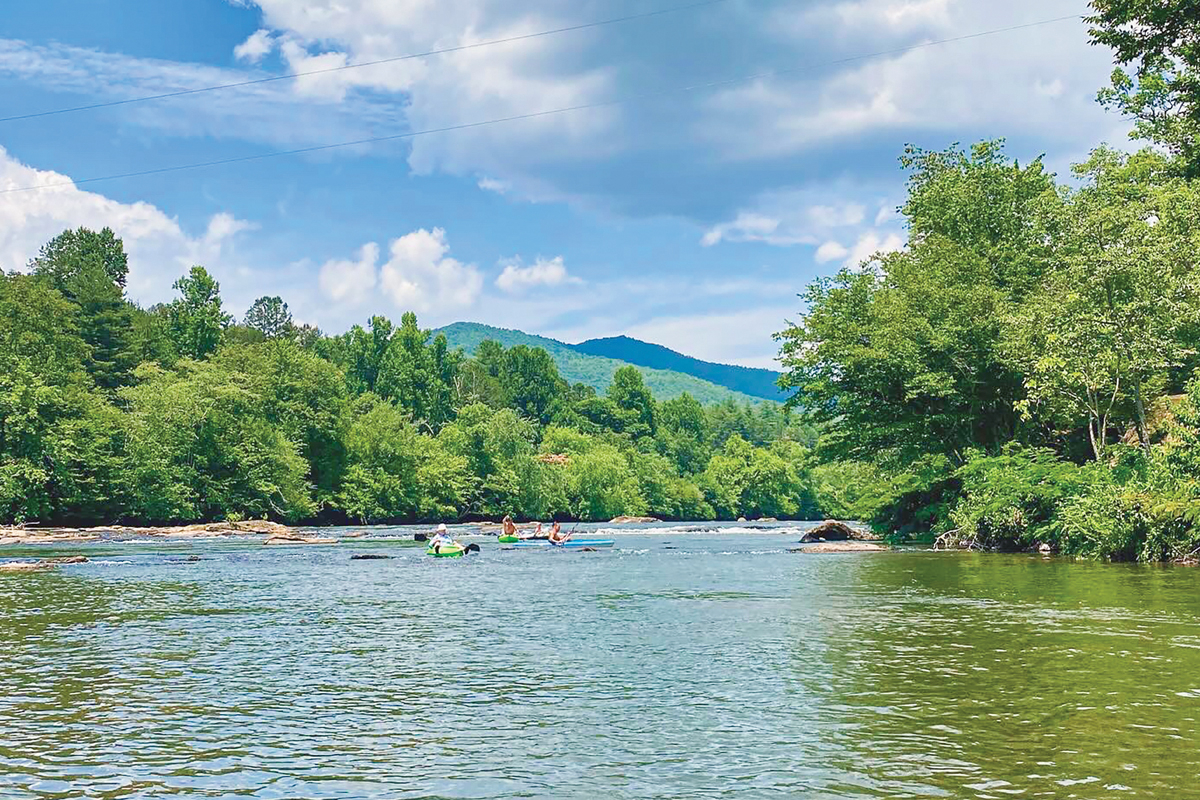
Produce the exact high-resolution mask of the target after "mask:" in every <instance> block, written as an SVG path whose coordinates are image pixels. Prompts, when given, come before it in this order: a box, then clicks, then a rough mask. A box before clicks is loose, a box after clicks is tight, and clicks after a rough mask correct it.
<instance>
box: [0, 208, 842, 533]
mask: <svg viewBox="0 0 1200 800" xmlns="http://www.w3.org/2000/svg"><path fill="white" fill-rule="evenodd" d="M127 273H128V259H127V257H126V254H125V250H124V247H123V245H122V242H121V240H120V239H119V238H117V237H116V236H115V235H114V233H113V232H112V231H111V230H107V229H105V230H101V231H98V232H97V231H91V230H87V229H84V228H80V229H78V230H68V231H64V232H63V233H62V234H61V235H59V236H57V237H56V238H55V239H54V240H52V241H51V242H49V243H47V244H46V245H45V246H44V247H43V248H42V250H41V252H40V253H39V254H38V256H37V257H36V258H35V259H33V261H32V263H31V264H30V265H29V269H28V271H27V272H24V273H19V274H17V273H14V274H8V275H2V274H0V518H3V521H4V522H6V523H26V524H29V523H38V524H73V525H82V524H100V523H113V522H124V523H134V524H151V523H155V524H157V523H172V522H190V521H209V520H237V519H246V518H271V519H277V520H283V521H290V522H296V521H313V522H344V521H357V522H362V523H376V522H409V521H418V520H446V521H453V520H460V519H497V518H499V517H501V516H503V515H505V514H512V515H513V516H514V517H516V518H518V519H547V518H551V517H555V518H559V519H580V520H606V519H609V518H612V517H615V516H619V515H644V514H649V515H654V516H657V517H661V518H665V519H713V518H717V517H720V518H729V519H733V518H737V517H740V516H746V517H753V518H760V517H802V518H807V517H813V516H817V515H818V514H819V510H818V504H817V501H816V498H815V496H814V494H813V489H812V479H811V476H810V475H809V473H808V470H809V464H810V461H811V456H810V454H809V447H810V446H811V445H812V444H813V443H814V442H815V435H814V433H813V432H812V429H811V428H809V427H806V426H804V425H802V424H801V423H800V422H799V421H798V420H797V419H796V418H795V417H794V416H792V415H789V414H787V413H786V412H784V411H783V410H782V409H781V407H780V406H779V405H778V404H773V403H763V404H759V405H757V406H752V405H749V404H746V405H739V404H736V403H734V402H732V401H729V402H725V403H720V404H715V405H709V406H702V405H701V404H700V403H699V402H698V401H697V400H695V399H694V398H692V397H691V396H690V395H687V394H684V395H682V396H680V397H677V398H674V399H671V400H668V401H665V402H658V401H656V399H655V398H654V396H653V395H652V393H651V392H650V391H649V390H648V389H647V388H646V385H645V383H644V381H643V379H642V375H641V373H640V372H639V371H638V370H637V369H636V368H634V367H625V368H622V369H620V370H618V371H617V372H616V373H615V374H614V375H613V376H612V380H611V384H610V385H609V386H608V388H607V391H606V392H605V393H603V394H599V393H597V391H596V390H595V389H594V388H592V387H590V386H585V385H583V384H575V385H569V384H568V383H567V382H566V381H565V380H563V379H562V378H561V377H560V376H559V373H558V370H557V368H556V366H555V364H554V361H553V360H552V359H551V357H550V356H549V354H548V353H547V352H546V351H545V350H542V349H538V348H530V347H527V346H524V345H518V346H515V347H511V348H504V347H503V346H501V345H500V344H498V343H496V342H485V343H483V344H482V345H481V346H480V347H479V348H478V349H477V350H476V353H475V355H474V357H467V356H466V355H464V353H463V351H461V350H457V349H455V350H452V349H450V348H449V347H448V346H447V343H446V339H445V337H444V336H441V335H438V336H433V335H431V333H430V332H429V331H426V330H422V329H421V328H420V327H419V326H418V322H417V318H416V316H415V315H413V314H411V313H409V314H404V315H403V317H402V318H401V320H400V324H399V325H395V324H393V323H392V322H391V321H390V320H388V319H386V318H385V317H382V316H376V317H374V318H372V319H371V320H370V321H369V323H368V324H367V325H366V327H362V326H355V327H353V328H352V329H351V330H349V331H348V332H346V333H344V334H342V335H339V336H325V335H323V334H322V333H321V332H320V331H318V330H316V329H315V328H312V327H310V326H306V325H298V324H296V323H295V322H294V321H293V320H292V318H291V314H290V312H289V310H288V306H287V304H286V303H285V302H284V301H283V300H282V299H281V298H279V297H263V298H260V299H259V300H257V301H256V302H255V303H254V304H253V306H252V307H251V308H250V309H249V310H248V311H247V312H246V313H245V315H244V317H243V318H242V319H241V320H235V319H234V318H233V317H232V315H230V314H229V313H228V312H227V311H226V310H225V308H224V305H223V302H222V299H221V294H220V286H219V285H218V283H217V282H216V281H215V280H214V279H213V278H212V276H211V275H209V273H208V272H207V271H206V270H205V269H204V268H203V267H199V266H197V267H193V268H192V269H191V271H190V272H189V273H188V274H187V275H184V276H182V277H181V278H180V279H179V280H178V281H177V282H176V283H175V286H174V288H175V290H176V292H177V296H176V298H175V299H174V300H173V301H172V302H170V303H167V304H161V305H157V306H154V307H152V308H148V309H143V308H140V307H139V306H137V305H136V304H134V303H132V302H130V300H129V299H128V298H127V297H126V295H125V281H126V276H127Z"/></svg>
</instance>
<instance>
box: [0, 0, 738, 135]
mask: <svg viewBox="0 0 1200 800" xmlns="http://www.w3.org/2000/svg"><path fill="white" fill-rule="evenodd" d="M728 2H729V0H702V1H701V2H697V3H689V4H688V5H682V6H672V7H670V8H660V9H658V10H656V11H647V12H645V13H643V14H629V15H628V16H624V17H613V18H612V19H603V20H598V21H596V22H584V23H581V24H579V25H568V26H567V27H565V28H554V29H552V30H548V31H538V32H537V33H523V34H520V35H518V36H506V37H504V38H503V39H489V40H487V41H484V42H472V43H471V44H460V45H456V46H454V47H443V48H440V49H438V50H426V51H424V52H421V53H409V54H407V55H402V56H393V57H391V58H381V59H378V60H377V61H363V62H360V63H357V64H343V65H341V66H340V67H325V68H323V69H313V70H307V71H303V72H288V73H285V74H283V75H271V76H269V77H266V78H252V79H250V80H245V81H236V82H234V83H221V84H217V85H215V86H204V87H201V88H197V89H180V90H179V91H175V92H164V93H162V94H151V95H145V96H143V97H131V98H128V99H126V100H111V101H106V102H104V103H91V104H89V105H84V106H71V107H69V108H57V109H53V110H51V111H37V112H33V113H30V114H17V115H15V116H11V117H0V123H3V122H16V121H18V120H23V119H36V118H38V117H53V116H57V115H59V114H74V113H75V112H78V111H92V110H95V109H98V108H112V107H113V106H125V105H131V104H133V103H147V102H150V101H152V100H166V99H168V98H171V97H187V96H189V95H194V94H203V93H205V92H216V91H220V90H222V89H237V88H239V87H242V86H256V85H258V84H262V83H274V82H275V81H289V80H294V79H296V78H304V77H307V76H309V75H326V74H328V73H331V72H343V71H345V70H351V69H360V68H362V67H375V66H379V65H380V64H394V63H396V62H398V61H411V60H412V59H415V58H429V57H430V56H440V55H446V54H447V53H460V52H462V51H464V50H475V49H477V48H480V47H492V46H494V45H498V44H510V43H512V42H524V41H528V40H530V39H540V38H543V37H546V36H555V35H557V34H560V33H571V32H573V31H582V30H588V29H589V28H602V27H605V26H608V25H619V24H620V23H622V22H633V21H634V20H639V19H649V18H650V17H661V16H663V15H665V14H677V13H679V12H682V11H692V10H694V9H697V8H705V7H707V6H715V5H719V4H721V3H728Z"/></svg>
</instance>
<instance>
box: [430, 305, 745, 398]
mask: <svg viewBox="0 0 1200 800" xmlns="http://www.w3.org/2000/svg"><path fill="white" fill-rule="evenodd" d="M434 332H435V333H443V334H445V335H446V341H447V342H449V344H450V346H451V347H452V348H456V347H461V348H462V349H463V350H465V351H467V352H468V353H474V352H475V348H477V347H478V346H479V343H480V342H482V341H483V340H485V339H491V340H492V341H494V342H498V343H499V344H502V345H504V347H506V348H508V347H514V346H515V345H518V344H523V345H526V346H528V347H540V348H542V349H543V350H545V351H546V352H548V353H549V354H550V357H551V358H553V359H554V363H555V364H557V365H558V371H559V374H561V375H562V376H563V378H565V379H566V380H567V381H569V382H571V383H584V384H587V385H588V386H592V387H594V388H595V389H596V391H598V392H603V391H604V390H605V389H607V388H608V384H609V383H610V382H612V376H613V373H614V372H616V371H617V370H618V369H620V368H621V367H625V366H630V363H629V362H627V361H623V360H621V359H618V358H609V357H606V356H597V355H591V354H588V353H584V352H581V351H579V350H576V349H575V348H574V347H572V346H571V345H569V344H565V343H563V342H560V341H558V340H557V339H548V338H546V337H545V336H534V335H533V334H529V333H524V332H522V331H515V330H509V329H507V328H493V327H491V326H490V325H481V324H479V323H477V322H455V323H454V324H453V325H447V326H446V327H444V328H440V329H438V330H437V331H434ZM701 363H704V362H701ZM632 366H635V367H637V368H638V370H639V371H640V372H641V373H642V375H643V377H644V378H645V380H646V385H647V386H648V387H650V391H651V392H653V393H654V396H655V397H656V398H658V399H659V400H670V399H671V398H673V397H678V396H679V395H681V394H683V393H684V392H687V393H688V394H690V395H691V396H692V397H695V398H696V399H697V400H699V401H700V402H701V403H703V404H705V405H708V404H710V403H720V402H722V401H725V400H733V401H735V402H738V403H761V402H762V398H761V397H756V396H751V395H749V394H746V393H742V392H738V391H735V390H733V389H729V388H727V387H725V386H718V385H717V384H715V383H712V382H711V381H706V380H703V379H702V378H698V377H696V376H694V375H687V374H685V373H682V372H675V371H672V370H665V369H655V368H652V367H645V366H642V365H640V364H633V365H632Z"/></svg>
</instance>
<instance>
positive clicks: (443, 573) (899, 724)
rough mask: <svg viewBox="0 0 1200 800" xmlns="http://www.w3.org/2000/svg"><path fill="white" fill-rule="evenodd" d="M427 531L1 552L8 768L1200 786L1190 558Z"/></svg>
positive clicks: (464, 779) (586, 785)
mask: <svg viewBox="0 0 1200 800" xmlns="http://www.w3.org/2000/svg"><path fill="white" fill-rule="evenodd" d="M335 533H336V532H335ZM409 534H410V531H405V530H399V529H388V530H386V531H383V532H381V535H387V536H394V537H395V538H391V539H388V540H385V541H364V540H351V541H344V542H343V543H341V544H339V545H337V546H333V547H316V546H313V547H304V546H297V547H281V548H274V547H271V548H267V547H262V546H261V545H258V544H255V543H251V542H233V541H208V542H185V543H178V544H175V543H162V542H157V543H154V542H151V543H112V544H108V543H106V544H95V545H84V546H74V547H72V548H70V550H69V551H65V550H60V551H57V552H60V553H67V552H70V553H77V552H83V553H85V554H87V555H89V556H90V557H91V558H92V559H93V561H92V562H91V563H88V564H81V565H77V566H68V567H64V568H62V569H61V570H59V571H57V572H54V573H44V574H33V575H29V574H25V575H0V797H2V798H68V797H69V798H76V797H103V798H159V797H172V798H174V797H188V798H201V797H203V798H225V797H229V798H232V797H255V798H288V799H301V800H306V799H310V798H576V797H578V798H681V797H688V798H692V797H695V798H715V797H738V798H756V797H806V798H884V797H886V798H922V797H944V798H1011V797H1049V798H1071V797H1078V798H1130V797H1144V798H1192V797H1198V798H1200V741H1198V738H1197V730H1196V729H1197V723H1196V719H1197V715H1200V618H1198V616H1197V615H1198V612H1200V572H1197V571H1196V570H1194V569H1188V568H1161V567H1146V566H1130V565H1105V564H1089V563H1079V562H1073V561H1066V560H1046V559H1042V558H1039V557H1029V556H1001V555H977V554H957V553H952V554H946V553H931V552H920V551H910V552H898V553H885V554H846V555H801V554H792V553H788V552H787V551H786V548H787V547H788V546H794V544H795V541H796V539H797V532H796V530H795V529H793V528H786V527H784V528H780V529H777V530H774V531H769V532H754V533H750V532H744V533H736V532H735V533H722V534H693V533H683V532H681V531H679V530H677V529H671V528H661V527H660V528H654V529H648V530H647V531H646V532H644V533H641V534H636V535H622V536H620V537H617V539H618V540H617V546H616V547H615V548H614V549H613V550H612V551H608V552H594V553H587V552H564V551H559V550H555V551H529V550H524V551H512V550H501V549H499V547H498V546H497V545H496V544H495V543H494V540H493V541H492V542H491V543H489V542H487V541H486V540H480V541H481V542H482V546H483V552H482V553H481V554H479V555H477V556H471V557H468V558H466V559H455V560H442V559H432V558H427V557H425V555H424V551H423V549H422V548H421V547H420V546H416V545H413V544H412V543H411V542H406V541H405V539H409V538H411V537H410V535H409ZM35 553H36V554H37V555H48V554H50V552H49V551H43V550H35V549H33V548H25V549H23V550H22V549H15V550H13V549H10V550H9V551H7V553H6V554H9V555H13V554H15V555H30V554H35ZM355 553H379V554H386V555H390V556H393V557H392V558H391V559H389V560H374V561H364V560H354V561H352V560H350V556H351V555H352V554H355ZM191 555H197V556H200V557H201V559H202V560H200V561H187V560H185V559H187V557H188V556H191Z"/></svg>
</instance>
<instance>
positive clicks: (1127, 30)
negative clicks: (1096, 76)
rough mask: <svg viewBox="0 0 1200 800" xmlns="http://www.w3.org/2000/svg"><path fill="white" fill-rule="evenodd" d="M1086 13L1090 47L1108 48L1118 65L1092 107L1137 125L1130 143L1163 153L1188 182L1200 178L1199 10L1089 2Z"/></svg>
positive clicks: (1182, 2) (1136, 1) (1158, 1)
mask: <svg viewBox="0 0 1200 800" xmlns="http://www.w3.org/2000/svg"><path fill="white" fill-rule="evenodd" d="M1091 6H1092V9H1093V12H1094V13H1093V14H1092V15H1091V16H1089V17H1087V21H1088V23H1090V24H1091V26H1092V28H1091V37H1092V42H1093V43H1094V44H1103V45H1107V46H1109V47H1111V48H1113V50H1114V51H1115V56H1116V61H1117V63H1118V64H1120V65H1121V66H1120V67H1118V68H1117V69H1115V70H1114V71H1113V74H1112V81H1111V85H1110V86H1109V87H1107V88H1105V89H1103V90H1101V91H1100V94H1099V97H1098V99H1099V101H1100V102H1101V103H1102V104H1103V105H1104V106H1106V107H1108V108H1113V109H1116V110H1118V111H1119V112H1120V113H1121V114H1123V115H1126V116H1132V117H1134V118H1135V119H1137V124H1136V125H1135V126H1134V128H1133V130H1132V131H1130V134H1129V135H1130V138H1131V139H1149V140H1150V141H1153V142H1157V143H1159V144H1161V145H1163V146H1165V147H1167V148H1168V149H1169V150H1170V151H1171V152H1172V153H1174V154H1175V155H1176V156H1178V157H1179V158H1180V160H1181V162H1182V164H1183V167H1184V169H1185V171H1186V172H1187V173H1188V174H1189V175H1192V176H1195V175H1196V174H1197V173H1198V172H1200V6H1198V5H1197V4H1196V3H1195V2H1193V1H1192V0H1092V3H1091ZM1126 68H1129V69H1131V71H1127V69H1126Z"/></svg>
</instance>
